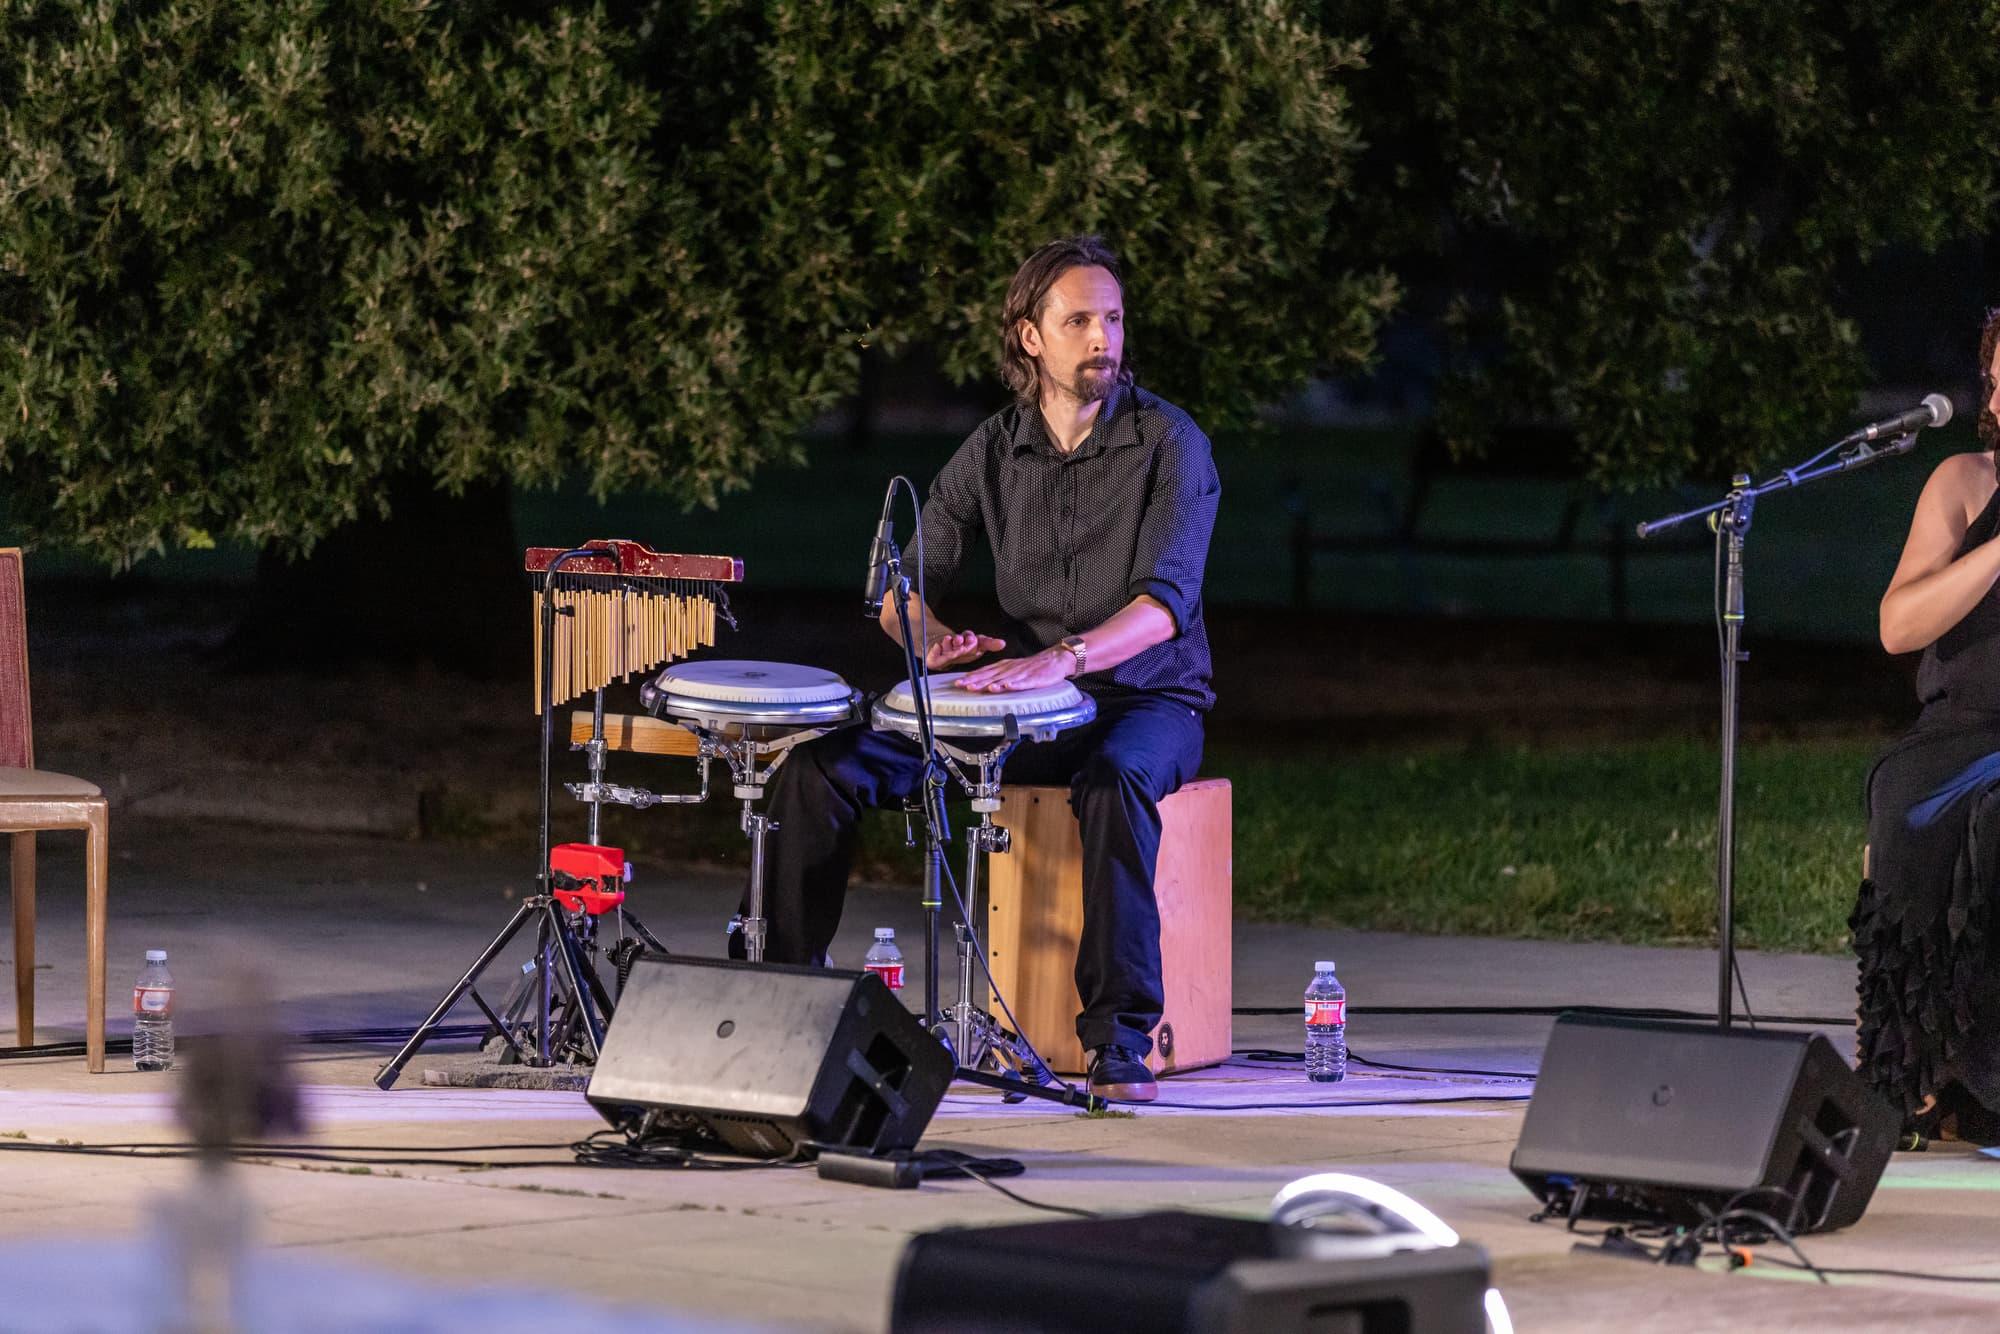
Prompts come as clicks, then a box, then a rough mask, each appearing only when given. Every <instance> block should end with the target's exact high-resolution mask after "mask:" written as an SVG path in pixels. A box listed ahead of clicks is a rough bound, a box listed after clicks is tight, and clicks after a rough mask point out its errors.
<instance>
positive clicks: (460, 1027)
mask: <svg viewBox="0 0 2000 1334" xmlns="http://www.w3.org/2000/svg"><path fill="white" fill-rule="evenodd" d="M412 1031H413V1030H411V1029H408V1028H321V1029H313V1030H311V1031H309V1032H305V1033H293V1034H289V1035H287V1037H288V1040H289V1041H292V1042H296V1043H300V1044H302V1045H305V1046H309V1047H361V1046H374V1045H384V1046H386V1045H388V1044H391V1043H402V1042H405V1041H407V1040H408V1039H409V1036H410V1033H411V1032H412ZM486 1031H487V1028H486V1025H484V1024H455V1025H451V1026H449V1027H445V1028H440V1029H437V1030H436V1031H434V1032H433V1033H432V1034H431V1040H432V1041H454V1040H458V1039H471V1038H477V1037H480V1036H481V1035H483V1034H484V1033H485V1032H486ZM203 1036H204V1035H202V1034H199V1033H196V1034H191V1035H188V1036H187V1037H186V1038H185V1039H184V1040H186V1041H192V1042H199V1041H200V1040H201V1039H202V1037H203ZM85 1051H86V1048H85V1046H84V1044H83V1043H82V1042H80V1041H79V1042H44V1043H41V1044H39V1045H37V1046H33V1047H0V1061H30V1060H41V1059H52V1058H56V1057H70V1056H82V1055H84V1054H85ZM104 1051H105V1054H106V1055H130V1054H131V1051H132V1039H130V1038H108V1039H106V1040H105V1043H104Z"/></svg>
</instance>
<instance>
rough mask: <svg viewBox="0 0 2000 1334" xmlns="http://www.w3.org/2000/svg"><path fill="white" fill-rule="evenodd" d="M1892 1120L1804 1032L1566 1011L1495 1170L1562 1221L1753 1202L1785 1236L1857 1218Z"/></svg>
mask: <svg viewBox="0 0 2000 1334" xmlns="http://www.w3.org/2000/svg"><path fill="white" fill-rule="evenodd" d="M1900 1128H1901V1119H1900V1118H1899V1117H1898V1116H1897V1114H1896V1112H1895V1110H1894V1109H1893V1108H1891V1107H1890V1106H1889V1104H1888V1103H1887V1102H1885V1101H1884V1100H1883V1099H1882V1098H1880V1097H1879V1096H1877V1095H1876V1094H1875V1093H1874V1092H1873V1091H1872V1090H1871V1089H1869V1088H1868V1087H1867V1086H1866V1085H1864V1084H1863V1083H1862V1082H1861V1079H1860V1077H1859V1076H1857V1075H1856V1074H1855V1073H1854V1072H1853V1071H1852V1070H1850V1069H1849V1068H1848V1066H1847V1063H1846V1062H1845V1061H1843V1060H1841V1058H1840V1055H1839V1053H1838V1052H1836V1051H1835V1050H1834V1049H1833V1044H1832V1043H1830V1042H1828V1041H1827V1040H1826V1039H1825V1038H1824V1037H1822V1036H1820V1035H1819V1034H1817V1033H1778V1032H1771V1031H1769V1030H1764V1031H1746V1030H1744V1029H1742V1028H1735V1029H1731V1030H1730V1031H1728V1032H1723V1031H1721V1030H1718V1029H1715V1028H1703V1027H1695V1026H1693V1025H1689V1024H1667V1023H1650V1022H1640V1021H1636V1020H1630V1019H1615V1018H1607V1017H1597V1016H1585V1015H1564V1016H1563V1017H1562V1018H1560V1019H1558V1020H1557V1021H1556V1025H1555V1029H1554V1031H1553V1032H1551V1033H1550V1034H1549V1044H1548V1047H1547V1049H1546V1050H1545V1051H1544V1052H1543V1053H1542V1067H1541V1073H1540V1074H1539V1075H1538V1076H1537V1077H1536V1080H1535V1093H1534V1097H1533V1098H1532V1099H1531V1100H1530V1101H1529V1103H1528V1114H1527V1118H1526V1120H1525V1121H1524V1122H1523V1123H1522V1125H1521V1138H1520V1141H1519V1143H1518V1144H1516V1146H1515V1148H1514V1156H1513V1159H1512V1160H1511V1161H1510V1163H1509V1166H1510V1167H1512V1168H1513V1171H1514V1175H1515V1176H1517V1177H1519V1178H1520V1179H1521V1182H1522V1184H1523V1185H1525V1186H1527V1188H1528V1189H1529V1190H1531V1191H1533V1192H1534V1194H1535V1196H1536V1198H1538V1199H1540V1200H1542V1201H1543V1202H1544V1203H1545V1204H1547V1205H1549V1206H1550V1207H1551V1208H1553V1209H1556V1210H1560V1211H1563V1212H1568V1213H1571V1214H1572V1215H1573V1216H1576V1217H1593V1218H1664V1219H1668V1220H1671V1221H1674V1222H1682V1223H1697V1222H1700V1221H1701V1220H1702V1219H1703V1217H1704V1212H1705V1211H1707V1212H1714V1211H1718V1210H1721V1209H1722V1208H1723V1207H1725V1206H1726V1205H1730V1204H1731V1202H1732V1201H1733V1202H1735V1207H1739V1208H1746V1209H1755V1210H1757V1211H1759V1212H1760V1213H1766V1214H1769V1215H1771V1216H1772V1217H1773V1218H1776V1219H1778V1220H1779V1221H1780V1222H1783V1223H1784V1224H1785V1225H1786V1227H1787V1228H1788V1229H1789V1230H1790V1231H1792V1232H1794V1233H1802V1232H1825V1231H1831V1230H1832V1229H1834V1228H1841V1227H1846V1226H1847V1225H1848V1224H1850V1223H1852V1222H1854V1221H1856V1220H1857V1219H1859V1218H1860V1217H1861V1214H1862V1211H1863V1210H1865V1209H1866V1208H1867V1207H1868V1199H1869V1197H1870V1196H1871V1195H1873V1194H1874V1193H1875V1183H1876V1182H1877V1181H1879V1180H1880V1179H1881V1176H1882V1170H1883V1168H1885V1167H1887V1166H1888V1163H1889V1154H1890V1153H1891V1152H1892V1151H1893V1150H1894V1148H1895V1143H1896V1135H1897V1132H1898V1131H1899V1130H1900Z"/></svg>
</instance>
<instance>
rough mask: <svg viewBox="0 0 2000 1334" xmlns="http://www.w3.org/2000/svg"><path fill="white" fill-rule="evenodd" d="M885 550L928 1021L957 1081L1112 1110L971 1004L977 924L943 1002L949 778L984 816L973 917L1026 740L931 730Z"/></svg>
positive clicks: (972, 859) (1011, 734) (898, 577)
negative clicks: (900, 679)
mask: <svg viewBox="0 0 2000 1334" xmlns="http://www.w3.org/2000/svg"><path fill="white" fill-rule="evenodd" d="M884 545H885V546H886V548H887V565H888V575H889V588H890V590H891V591H892V592H893V593H894V595H895V603H896V622H897V625H898V627H899V628H900V629H901V631H902V641H903V662H904V666H905V667H906V668H907V669H908V671H909V682H910V696H911V704H912V706H913V710H914V712H915V713H916V715H917V744H918V745H919V746H921V747H922V748H923V752H924V759H925V764H924V776H923V787H922V790H921V793H920V795H919V796H918V797H917V802H918V803H919V804H920V806H921V809H922V812H923V816H924V900H923V907H924V1022H925V1023H926V1024H927V1025H928V1026H929V1027H930V1029H931V1031H932V1033H933V1034H935V1035H937V1037H938V1038H939V1039H940V1040H941V1041H943V1042H944V1044H945V1046H946V1047H947V1048H948V1049H950V1051H951V1052H952V1057H953V1059H954V1060H955V1061H956V1062H957V1065H958V1069H957V1072H956V1074H955V1076H954V1077H955V1078H957V1079H961V1080H964V1081H965V1082H966V1083H968V1084H979V1085H983V1086H984V1087H987V1088H996V1089H999V1090H1001V1091H1002V1092H1004V1093H1006V1094H1007V1095H1008V1098H1009V1100H1010V1101H1018V1100H1020V1099H1022V1098H1028V1097H1034V1098H1046V1099H1048V1100H1049V1101H1051V1102H1060V1103H1064V1104H1067V1105H1068V1106H1071V1107H1081V1108H1083V1109H1084V1110H1085V1111H1092V1112H1096V1111H1103V1110H1104V1109H1105V1108H1106V1107H1107V1106H1109V1105H1110V1104H1109V1103H1107V1102H1106V1101H1105V1100H1104V1099H1103V1098H1100V1097H1098V1096H1097V1095H1096V1094H1094V1093H1091V1092H1089V1091H1088V1090H1086V1089H1078V1088H1074V1087H1072V1086H1070V1085H1068V1084H1065V1083H1063V1082H1061V1081H1060V1080H1057V1079H1056V1078H1055V1076H1054V1075H1053V1073H1051V1072H1050V1070H1049V1068H1048V1065H1047V1064H1046V1063H1045V1062H1044V1061H1043V1060H1042V1059H1041V1057H1040V1056H1038V1055H1036V1054H1035V1050H1034V1048H1033V1047H1032V1046H1030V1045H1029V1044H1028V1041H1027V1039H1026V1038H1022V1037H1019V1036H1017V1035H1015V1034H1012V1033H1008V1032H1007V1031H1006V1030H1005V1029H1003V1028H1001V1027H1000V1026H999V1025H998V1024H997V1023H995V1022H994V1020H993V1017H992V1016H991V1015H989V1014H987V1013H986V1012H985V1011H983V1010H979V1009H977V1008H975V1007H974V1006H973V1005H972V975H973V967H974V963H975V954H974V951H975V949H976V948H977V941H976V932H975V931H974V930H973V928H972V923H971V921H970V920H967V921H964V922H960V923H959V924H958V928H957V931H956V935H957V938H958V1003H957V1004H956V1005H954V1006H953V1007H952V1008H951V1011H950V1012H949V1014H947V1012H946V1011H945V1010H944V1009H943V1007H942V1006H941V1005H940V1003H939V995H938V960H939V955H940V953H941V952H942V951H941V950H940V949H939V923H940V918H941V914H942V913H943V910H944V883H943V882H944V845H945V843H946V841H947V840H948V839H949V838H950V837H951V834H950V829H949V826H948V825H947V824H946V823H945V814H944V789H945V783H946V777H945V776H946V774H947V773H950V774H953V775H954V776H956V777H957V778H958V781H959V783H960V785H961V786H963V787H964V788H965V789H966V791H967V792H969V793H971V794H972V798H973V809H974V810H975V811H977V812H978V813H979V817H980V822H979V824H977V825H975V826H973V827H972V828H971V829H969V830H968V831H967V837H968V839H969V840H970V846H968V847H967V849H966V857H965V862H966V868H967V870H966V880H967V883H966V886H965V888H966V898H965V903H964V905H963V907H964V909H965V916H966V917H967V918H968V919H970V918H971V917H972V915H973V913H972V907H973V902H974V900H975V898H976V897H977V890H978V886H977V884H976V882H975V881H974V876H975V875H976V873H977V868H978V859H979V855H980V854H981V853H982V852H986V851H1000V852H1004V851H1006V847H1007V841H1008V840H1007V831H1006V830H1005V829H1003V828H1001V827H1000V826H998V825H995V824H994V823H993V812H994V811H996V810H998V809H1000V766H1001V765H1002V764H1004V763H1005V762H1006V759H1007V756H1008V755H1009V754H1011V753H1012V752H1013V749H1014V747H1015V746H1017V745H1019V744H1020V741H1021V737H1020V733H1019V731H1018V730H1017V728H1016V724H1015V722H1014V719H1013V718H1012V717H1011V716H1010V717H1009V718H1008V719H1007V731H1006V736H1005V739H1004V740H1003V741H1002V742H1001V744H1000V746H999V748H998V749H996V750H992V751H987V752H984V753H977V752H965V751H960V750H958V749H957V748H956V747H950V746H946V745H944V744H943V743H941V742H940V741H939V740H938V739H937V734H936V732H935V730H934V729H933V728H932V726H931V710H930V703H929V700H928V690H927V687H926V685H925V675H926V672H925V667H924V661H923V654H921V653H919V652H918V651H917V640H916V636H915V634H914V633H913V632H912V630H911V626H910V581H909V579H908V578H907V577H905V575H904V574H903V553H902V551H901V550H900V549H899V548H898V547H897V546H896V544H895V543H894V542H889V541H886V540H885V543H884ZM941 756H946V757H949V758H940V757H941ZM954 759H955V760H958V761H960V762H961V763H965V764H976V765H978V767H979V781H978V782H977V783H976V784H975V783H971V782H968V781H967V780H966V778H965V775H964V773H963V772H962V771H959V770H956V769H954V768H952V767H951V760H954ZM954 1034H956V1041H955V1042H954ZM982 1044H983V1045H982ZM974 1045H980V1050H979V1051H977V1052H973V1053H972V1059H970V1060H968V1059H967V1053H968V1049H969V1048H970V1047H972V1046H974ZM998 1052H1006V1053H1008V1055H1009V1056H1010V1057H1011V1058H1012V1059H1013V1061H1014V1062H1015V1068H1016V1069H1018V1070H1020V1071H1021V1072H1022V1073H1024V1074H1026V1075H1028V1078H1025V1079H1020V1078H1013V1077H1011V1076H1008V1075H998V1074H991V1073H989V1072H987V1071H986V1070H983V1069H980V1068H979V1065H980V1063H981V1062H983V1061H984V1060H985V1059H986V1058H987V1057H988V1056H993V1055H996V1053H998Z"/></svg>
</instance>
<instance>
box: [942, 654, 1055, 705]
mask: <svg viewBox="0 0 2000 1334" xmlns="http://www.w3.org/2000/svg"><path fill="white" fill-rule="evenodd" d="M1075 666H1076V655H1075V654H1073V653H1071V652H1070V651H1069V650H1068V649H1066V648H1061V647H1056V648H1045V649H1043V650H1042V651H1041V652H1040V653H1037V654H1034V655H1033V656H1031V657H1026V658H1008V659H1007V660H1006V661H1004V662H993V663H988V664H987V665H986V666H984V667H981V668H980V669H979V670H977V671H972V672H967V673H966V674H965V675H964V676H961V677H959V678H958V687H959V689H961V690H983V691H985V692H987V693H988V694H999V693H1001V692H1003V691H1009V690H1039V689H1041V688H1042V687H1043V686H1052V685H1055V684H1056V683H1057V682H1059V681H1067V680H1069V677H1070V672H1071V671H1072V669H1074V668H1075Z"/></svg>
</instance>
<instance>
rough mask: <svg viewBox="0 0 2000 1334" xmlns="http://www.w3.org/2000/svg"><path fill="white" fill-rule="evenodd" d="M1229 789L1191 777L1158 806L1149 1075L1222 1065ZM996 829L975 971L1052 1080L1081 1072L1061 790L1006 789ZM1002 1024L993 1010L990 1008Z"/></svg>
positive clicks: (1069, 821) (1071, 844) (1074, 866)
mask: <svg viewBox="0 0 2000 1334" xmlns="http://www.w3.org/2000/svg"><path fill="white" fill-rule="evenodd" d="M1229 795H1230V794H1229V782H1228V780H1227V779H1222V778H1200V779H1196V780H1195V781H1194V782H1192V783H1189V784H1188V785H1187V786H1185V787H1183V788H1182V789H1181V790H1180V791H1178V792H1176V793H1174V794H1173V795H1172V796H1170V797H1168V798H1167V799H1166V800H1165V801H1163V802H1161V803H1160V819H1161V824H1162V829H1161V834H1160V860H1159V866H1158V868H1157V870H1156V872H1155V874H1154V878H1153V892H1154V894H1155V895H1156V896H1157V898H1158V899H1159V904H1160V962H1161V973H1162V980H1163V982H1164V983H1165V986H1166V1007H1165V1011H1164V1013H1163V1014H1162V1016H1161V1018H1160V1025H1159V1027H1158V1028H1156V1029H1154V1030H1153V1054H1152V1056H1151V1057H1150V1058H1148V1062H1147V1063H1148V1064H1149V1065H1151V1066H1152V1067H1153V1070H1154V1072H1155V1073H1157V1074H1163V1075H1164V1074H1173V1073H1175V1072H1177V1071H1181V1070H1194V1069H1199V1068H1200V1067H1202V1066H1206V1065H1219V1064H1221V1063H1222V1062H1223V1061H1224V1060H1227V1059H1228V1057H1229V1042H1230V1030H1229V1006H1230V999H1231V990H1230V987H1231V980H1232V979H1231V977H1230V953H1229V947H1230V912H1231V893H1230V884H1231V881H1230V871H1231V863H1230V837H1229ZM994 821H995V823H997V824H1000V825H1003V826H1005V827H1006V828H1007V830H1008V831H1009V833H1010V834H1011V835H1012V836H1013V848H1012V850H1011V851H1009V852H1006V853H996V854H995V855H993V856H992V857H990V858H988V860H987V865H988V866H989V867H990V868H991V873H990V876H989V880H990V887H989V889H988V893H987V923H986V948H987V951H988V956H987V966H988V967H989V968H990V969H991V970H992V973H993V981H994V983H995V984H996V985H997V986H998V987H999V988H1000V991H1001V993H1002V994H1003V995H1005V996H1006V998H1007V1003H1008V1004H1009V1005H1011V1006H1012V1007H1013V1009H1014V1017H1015V1019H1017V1020H1019V1021H1020V1025H1021V1029H1022V1032H1023V1033H1024V1035H1025V1036H1026V1037H1027V1039H1028V1040H1029V1041H1030V1042H1032V1043H1034V1044H1035V1050H1036V1051H1039V1052H1040V1053H1041V1054H1042V1059H1043V1060H1045V1061H1047V1062H1048V1063H1049V1064H1050V1065H1051V1066H1053V1067H1054V1068H1055V1069H1056V1070H1057V1071H1058V1072H1059V1073H1062V1074H1080V1073H1082V1071H1083V1069H1084V1067H1085V1065H1086V1063H1087V1061H1088V1057H1087V1056H1086V1055H1085V1053H1084V1050H1083V1045H1082V1044H1081V1043H1080V1042H1078V1041H1077V1037H1076V1016H1077V1014H1078V1012H1079V1011H1081V1010H1082V1009H1083V1002H1082V1001H1081V1000H1080V999H1079V998H1078V997H1077V994H1076V943H1077V940H1078V938H1079V937H1080V936H1081V935H1082V933H1083V842H1082V840H1081V838H1079V837H1078V834H1077V827H1076V817H1075V816H1074V815H1073V814H1071V812H1070V808H1069V789H1068V788H1066V787H1026V786H1021V787H1007V788H1005V789H1003V790H1002V794H1001V805H1000V812H999V814H998V815H996V816H995V817H994ZM989 1008H990V1010H991V1013H992V1014H993V1016H994V1017H995V1018H997V1019H1000V1020H1001V1021H1002V1022H1003V1023H1004V1022H1005V1019H1006V1016H1005V1015H1004V1014H1002V1013H1001V1010H1000V1006H999V1003H998V1002H997V1001H996V1002H994V1003H993V1004H992V1005H991V1006H990V1007H989Z"/></svg>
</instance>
